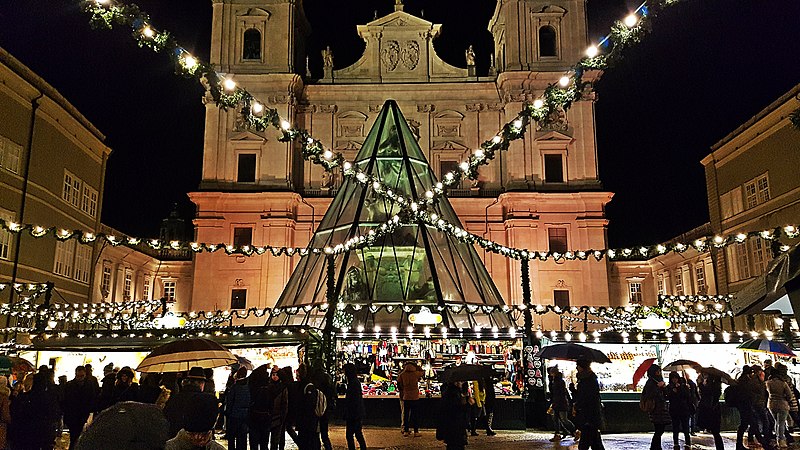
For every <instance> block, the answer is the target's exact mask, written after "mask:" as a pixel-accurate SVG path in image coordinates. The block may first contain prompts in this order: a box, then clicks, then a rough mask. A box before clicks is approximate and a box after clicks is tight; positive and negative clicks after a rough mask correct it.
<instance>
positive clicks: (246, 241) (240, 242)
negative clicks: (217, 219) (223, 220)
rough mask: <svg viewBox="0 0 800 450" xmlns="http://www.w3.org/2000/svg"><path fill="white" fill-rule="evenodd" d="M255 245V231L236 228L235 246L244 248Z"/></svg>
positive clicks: (246, 228)
mask: <svg viewBox="0 0 800 450" xmlns="http://www.w3.org/2000/svg"><path fill="white" fill-rule="evenodd" d="M245 245H253V229H252V228H250V227H236V228H234V229H233V246H234V247H244V246H245Z"/></svg>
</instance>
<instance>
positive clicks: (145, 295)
mask: <svg viewBox="0 0 800 450" xmlns="http://www.w3.org/2000/svg"><path fill="white" fill-rule="evenodd" d="M151 298H152V297H151V294H150V275H145V276H144V289H143V290H142V300H150V299H151Z"/></svg>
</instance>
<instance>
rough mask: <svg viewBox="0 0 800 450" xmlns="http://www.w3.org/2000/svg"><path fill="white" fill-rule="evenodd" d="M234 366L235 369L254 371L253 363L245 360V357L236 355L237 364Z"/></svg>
mask: <svg viewBox="0 0 800 450" xmlns="http://www.w3.org/2000/svg"><path fill="white" fill-rule="evenodd" d="M232 365H233V366H234V367H235V369H238V368H239V367H244V368H245V369H247V370H250V371H252V370H253V363H252V362H250V360H249V359H247V358H245V357H244V356H239V355H236V362H235V363H233V364H232Z"/></svg>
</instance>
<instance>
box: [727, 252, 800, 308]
mask: <svg viewBox="0 0 800 450" xmlns="http://www.w3.org/2000/svg"><path fill="white" fill-rule="evenodd" d="M783 297H787V299H784V300H789V304H790V305H791V308H790V309H791V310H792V312H793V313H794V315H795V317H798V316H800V308H798V307H796V306H800V251H798V245H795V246H794V247H792V248H791V249H790V250H789V251H788V252H785V253H783V254H781V255H780V256H778V257H777V258H775V259H773V260H772V261H771V262H770V263H769V266H768V267H767V270H766V271H765V272H764V273H763V274H761V275H760V276H758V277H757V278H756V279H755V280H753V281H752V282H750V283H749V284H748V285H747V286H745V287H744V288H743V289H742V290H740V291H739V292H738V293H736V296H735V298H734V300H733V301H732V302H731V309H733V311H734V313H736V315H737V316H740V315H744V314H758V313H761V312H768V311H769V310H771V309H775V308H776V307H777V306H779V305H775V303H776V302H777V301H778V300H779V299H782V298H783ZM782 312H786V311H782ZM798 322H800V320H798Z"/></svg>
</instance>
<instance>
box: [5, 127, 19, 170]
mask: <svg viewBox="0 0 800 450" xmlns="http://www.w3.org/2000/svg"><path fill="white" fill-rule="evenodd" d="M21 156H22V146H21V145H19V144H17V143H16V142H14V141H12V140H11V139H9V138H7V137H3V136H0V166H3V167H5V168H6V169H7V170H8V171H9V172H13V173H19V161H20V157H21Z"/></svg>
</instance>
